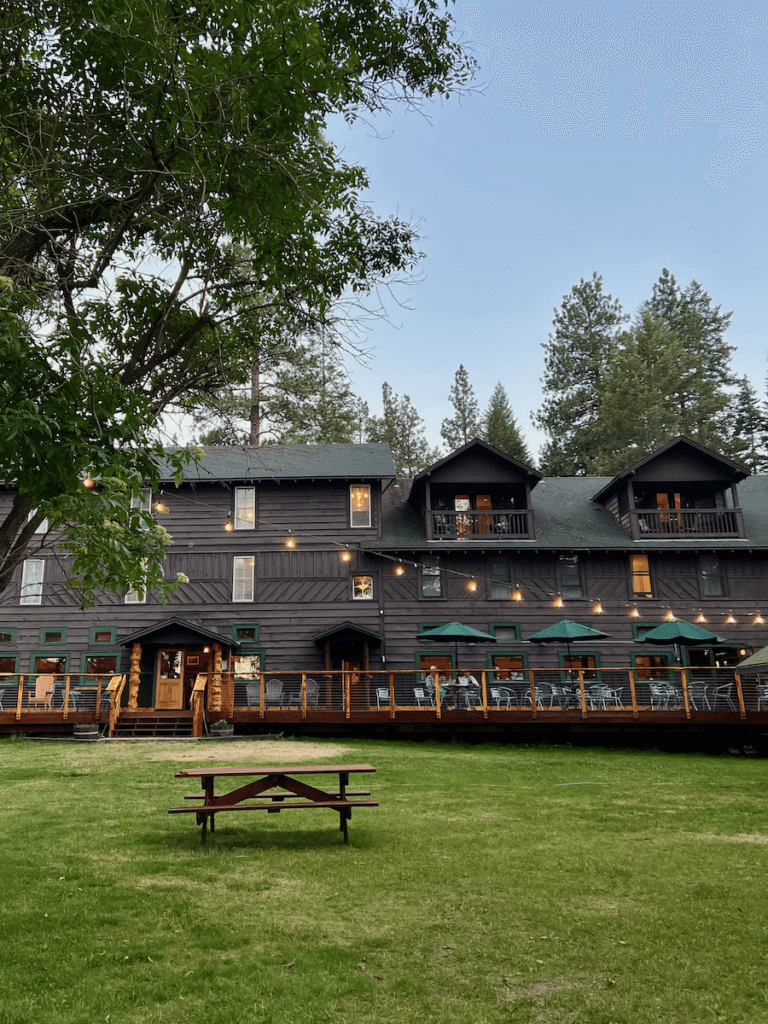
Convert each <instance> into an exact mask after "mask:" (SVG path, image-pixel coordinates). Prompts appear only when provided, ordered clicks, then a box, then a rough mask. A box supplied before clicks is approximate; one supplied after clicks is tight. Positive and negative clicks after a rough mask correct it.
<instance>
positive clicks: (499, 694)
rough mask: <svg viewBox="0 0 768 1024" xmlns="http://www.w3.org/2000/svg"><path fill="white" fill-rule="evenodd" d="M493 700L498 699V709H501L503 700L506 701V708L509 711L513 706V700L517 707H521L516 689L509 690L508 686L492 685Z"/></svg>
mask: <svg viewBox="0 0 768 1024" xmlns="http://www.w3.org/2000/svg"><path fill="white" fill-rule="evenodd" d="M491 700H495V701H496V710H497V711H500V710H501V704H502V701H503V702H504V710H505V711H509V709H510V707H511V706H512V701H514V702H515V705H516V706H517V707H520V701H519V700H518V699H517V694H516V693H515V691H514V690H508V689H507V688H506V686H492V687H491Z"/></svg>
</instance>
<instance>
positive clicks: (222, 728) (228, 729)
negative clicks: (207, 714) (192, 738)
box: [210, 718, 235, 737]
mask: <svg viewBox="0 0 768 1024" xmlns="http://www.w3.org/2000/svg"><path fill="white" fill-rule="evenodd" d="M210 732H211V736H217V737H221V736H233V735H234V732H235V726H234V723H233V722H228V721H227V720H226V718H220V719H219V720H218V722H214V723H213V724H212V725H211V727H210Z"/></svg>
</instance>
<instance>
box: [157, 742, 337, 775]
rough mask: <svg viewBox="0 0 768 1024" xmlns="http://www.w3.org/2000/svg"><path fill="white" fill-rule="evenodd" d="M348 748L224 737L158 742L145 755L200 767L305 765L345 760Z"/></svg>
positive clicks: (332, 744)
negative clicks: (210, 741) (199, 741)
mask: <svg viewBox="0 0 768 1024" xmlns="http://www.w3.org/2000/svg"><path fill="white" fill-rule="evenodd" d="M348 754H349V747H346V746H344V744H343V743H313V742H309V743H308V742H306V741H304V740H301V741H296V740H259V741H258V742H255V741H253V740H243V741H242V742H239V741H238V740H228V741H226V742H224V743H217V744H216V745H215V747H214V746H213V745H210V746H209V745H208V744H207V743H205V744H197V743H195V744H190V745H189V746H187V745H186V744H185V745H184V746H183V747H182V744H180V743H174V744H168V746H165V745H164V744H163V745H162V746H160V745H158V746H157V748H154V747H153V748H152V750H151V753H150V752H148V753H147V755H146V760H147V761H178V762H179V764H182V763H184V764H188V763H190V762H194V763H195V764H199V765H200V767H201V768H202V767H206V768H208V767H210V765H211V762H215V763H217V764H231V763H233V762H236V763H237V764H241V765H249V766H254V765H273V764H306V763H307V762H312V761H317V762H320V763H321V762H323V761H327V760H328V759H329V758H336V759H337V760H338V759H340V760H341V762H346V759H347V757H348Z"/></svg>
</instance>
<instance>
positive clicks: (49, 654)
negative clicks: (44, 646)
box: [29, 647, 70, 675]
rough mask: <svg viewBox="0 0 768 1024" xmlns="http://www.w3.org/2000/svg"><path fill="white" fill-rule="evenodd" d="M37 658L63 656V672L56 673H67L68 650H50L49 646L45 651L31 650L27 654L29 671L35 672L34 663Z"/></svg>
mask: <svg viewBox="0 0 768 1024" xmlns="http://www.w3.org/2000/svg"><path fill="white" fill-rule="evenodd" d="M38 658H46V659H47V658H57V659H58V658H63V659H64V672H63V673H57V674H59V675H69V659H70V652H69V651H61V650H58V649H56V650H51V649H50V647H49V648H48V650H45V651H31V652H30V655H29V671H30V672H33V673H37V667H36V665H35V663H36V661H37V659H38Z"/></svg>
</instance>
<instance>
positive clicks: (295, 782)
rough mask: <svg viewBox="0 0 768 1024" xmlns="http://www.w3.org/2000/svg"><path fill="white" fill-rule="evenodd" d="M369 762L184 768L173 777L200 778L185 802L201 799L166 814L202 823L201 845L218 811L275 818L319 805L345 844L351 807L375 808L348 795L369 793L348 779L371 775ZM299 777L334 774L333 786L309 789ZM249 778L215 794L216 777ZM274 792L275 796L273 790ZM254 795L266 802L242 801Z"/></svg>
mask: <svg viewBox="0 0 768 1024" xmlns="http://www.w3.org/2000/svg"><path fill="white" fill-rule="evenodd" d="M375 771H376V769H375V768H374V767H372V765H370V764H320V765H290V766H288V767H286V766H285V765H280V766H277V767H275V766H270V767H266V768H265V767H258V768H184V769H183V770H182V771H180V772H177V773H176V778H177V779H200V782H201V785H202V790H203V791H202V793H187V795H186V796H185V797H184V799H185V800H202V801H203V802H202V805H197V806H190V805H187V806H185V807H171V808H170V810H169V811H168V813H169V814H185V813H193V814H195V815H196V820H197V824H198V825H202V837H201V841H202V842H203V843H204V842H205V840H206V834H207V831H208V819H209V818H210V820H211V832H213V831H214V830H215V815H216V814H220V813H221V812H222V811H266V812H267V814H279V813H280V812H281V811H288V810H291V811H292V810H301V809H306V808H313V807H320V808H323V807H324V808H327V809H328V810H331V811H337V812H338V814H339V829H340V831H341V832H343V833H344V842H345V843H346V842H348V841H349V839H348V836H347V822H348V821H349V819H350V818H351V817H352V808H353V807H378V806H379V805H378V802H377V801H376V800H360V799H353V800H350V797H355V798H357V797H366V796H370V795H371V794H370V792H369V790H367V789H365V790H363V789H356V790H349V789H347V786H348V785H349V776H350V775H352V774H356V773H361V772H375ZM304 775H338V777H339V784H338V787H334V788H333V789H332V791H330V792H329V791H327V790H323V789H319V788H318V787H317V786H311V785H309V784H308V783H307V782H304V781H303V780H302V779H301V778H296V776H304ZM248 777H252V778H254V779H255V781H253V782H247V783H246V784H245V785H242V786H239V787H238V788H237V789H233V790H230V791H229V792H228V793H221V794H219V795H218V796H217V795H216V793H215V792H214V786H215V783H216V779H233V780H234V779H238V780H242V779H246V778H248ZM275 790H278V791H280V792H274V791H275ZM254 797H259V798H260V799H261V800H268V801H269V803H246V802H245V801H248V800H252V799H253V798H254Z"/></svg>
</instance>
